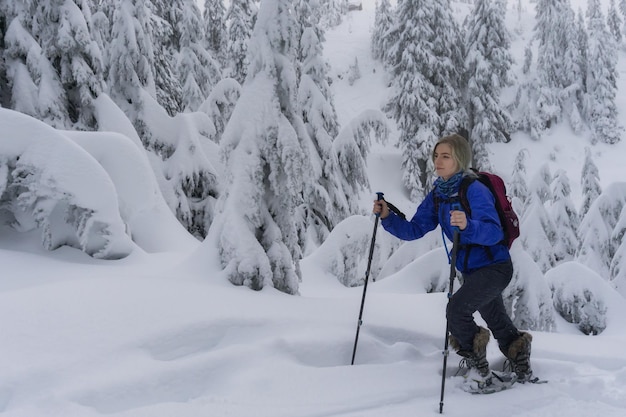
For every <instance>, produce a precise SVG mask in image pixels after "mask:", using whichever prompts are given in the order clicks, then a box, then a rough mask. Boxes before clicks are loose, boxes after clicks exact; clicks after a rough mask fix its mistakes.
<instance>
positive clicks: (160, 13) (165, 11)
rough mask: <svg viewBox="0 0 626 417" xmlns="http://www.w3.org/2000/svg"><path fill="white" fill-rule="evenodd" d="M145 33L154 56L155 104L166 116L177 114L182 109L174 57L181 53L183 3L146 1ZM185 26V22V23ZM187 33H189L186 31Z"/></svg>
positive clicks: (181, 96)
mask: <svg viewBox="0 0 626 417" xmlns="http://www.w3.org/2000/svg"><path fill="white" fill-rule="evenodd" d="M150 1H151V7H150V10H151V11H153V14H152V16H151V18H150V22H149V26H150V29H149V31H148V33H149V35H150V39H151V40H152V48H153V51H154V52H153V56H154V68H153V70H152V72H153V73H154V83H155V88H156V98H157V101H158V102H159V104H160V105H161V106H163V108H164V109H165V110H166V111H167V113H168V114H169V115H170V116H173V115H175V114H176V113H178V112H180V111H181V110H182V109H183V108H184V107H185V106H184V105H183V97H184V96H183V91H182V85H181V81H180V80H181V78H180V75H179V74H178V68H177V67H178V63H177V57H178V52H179V51H180V49H181V44H180V39H181V29H182V30H186V28H181V27H180V25H181V23H182V22H183V15H184V12H183V9H184V7H185V5H184V2H185V1H186V0H150ZM185 23H187V22H185ZM190 30H193V29H192V28H190Z"/></svg>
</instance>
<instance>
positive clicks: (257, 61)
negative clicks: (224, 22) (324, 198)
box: [210, 0, 308, 294]
mask: <svg viewBox="0 0 626 417" xmlns="http://www.w3.org/2000/svg"><path fill="white" fill-rule="evenodd" d="M298 34H299V29H298V28H297V24H296V20H295V16H294V13H293V8H292V6H291V2H290V1H289V0H264V1H263V2H262V4H261V7H260V9H259V14H258V17H257V22H256V25H255V28H254V34H253V37H252V38H251V42H252V43H251V44H250V49H249V50H250V55H249V56H250V65H249V67H248V75H247V78H246V82H245V83H244V86H243V89H242V94H241V97H240V99H239V101H238V102H237V105H236V107H235V110H234V112H233V116H232V117H231V120H230V122H229V123H228V126H227V127H226V131H225V132H224V135H223V137H222V141H221V149H222V153H223V160H224V162H225V169H226V172H225V187H224V193H223V194H222V195H221V197H220V199H219V201H218V215H217V218H216V220H215V221H213V224H212V226H211V235H210V236H213V239H215V240H214V241H215V242H216V244H217V245H218V247H219V254H220V259H221V262H222V265H223V266H224V268H225V273H226V275H227V277H228V279H229V280H230V281H231V282H232V283H233V284H236V285H246V286H248V287H250V288H253V289H261V288H263V287H265V286H273V287H275V288H277V289H279V290H280V291H283V292H287V293H290V294H295V293H297V291H298V282H299V277H300V269H299V261H300V258H301V256H302V253H301V248H300V246H299V244H298V243H299V242H298V219H297V218H296V206H297V204H298V203H299V202H300V200H301V196H302V191H303V183H305V181H306V178H305V174H306V175H308V172H307V171H306V169H307V168H306V165H305V164H306V157H305V155H306V154H305V150H304V149H303V146H302V144H301V142H300V137H299V136H298V135H299V134H302V131H301V128H302V126H303V123H302V120H301V118H299V115H298V113H297V111H296V102H295V97H296V87H297V86H296V69H295V68H294V66H293V64H292V63H293V62H294V58H295V57H296V54H297V51H296V48H297V45H298V39H297V36H298ZM250 114H255V115H257V117H254V118H250V117H249V116H250Z"/></svg>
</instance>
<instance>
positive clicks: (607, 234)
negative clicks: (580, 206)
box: [577, 182, 626, 280]
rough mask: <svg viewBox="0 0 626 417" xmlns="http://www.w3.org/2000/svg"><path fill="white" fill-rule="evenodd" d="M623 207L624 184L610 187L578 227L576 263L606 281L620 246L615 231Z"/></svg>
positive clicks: (618, 233)
mask: <svg viewBox="0 0 626 417" xmlns="http://www.w3.org/2000/svg"><path fill="white" fill-rule="evenodd" d="M624 206H626V183H625V182H615V183H612V184H611V185H609V186H608V187H607V188H606V189H605V190H604V191H603V192H602V194H601V195H600V196H599V197H598V198H597V199H596V200H595V201H594V203H593V204H592V205H591V208H590V209H589V211H588V212H587V214H586V215H585V217H584V218H583V220H582V222H581V223H580V228H579V233H578V234H579V237H580V239H579V240H580V242H581V246H580V249H579V253H578V257H577V260H578V261H579V262H581V263H583V264H585V265H587V266H588V267H589V268H591V269H593V270H594V271H596V272H597V273H598V274H600V275H601V276H602V277H604V278H605V279H607V280H610V277H611V275H610V272H609V269H610V266H611V261H612V259H613V257H614V255H615V253H616V252H617V250H618V248H619V246H620V245H621V241H619V240H617V238H618V237H619V236H620V234H621V233H622V232H621V230H618V231H617V232H616V231H615V229H616V227H617V226H618V224H620V223H621V216H622V213H623V212H624Z"/></svg>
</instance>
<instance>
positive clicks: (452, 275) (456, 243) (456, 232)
mask: <svg viewBox="0 0 626 417" xmlns="http://www.w3.org/2000/svg"><path fill="white" fill-rule="evenodd" d="M452 209H453V210H458V209H459V208H458V206H457V207H454V206H453V207H452ZM458 248H459V228H458V227H455V228H454V235H453V238H452V253H451V257H450V285H449V287H448V303H449V302H450V298H451V297H452V292H453V290H454V278H456V253H457V250H458ZM449 331H450V329H449V325H448V319H447V317H446V337H445V341H444V344H443V370H442V372H441V398H440V400H439V414H442V413H443V394H444V391H445V388H446V367H447V365H448V355H449V353H450V352H449V351H448V332H449Z"/></svg>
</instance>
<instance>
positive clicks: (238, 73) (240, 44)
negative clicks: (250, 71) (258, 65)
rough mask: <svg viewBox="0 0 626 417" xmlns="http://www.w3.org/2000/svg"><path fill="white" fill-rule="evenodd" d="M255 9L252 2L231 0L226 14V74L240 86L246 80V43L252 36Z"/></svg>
mask: <svg viewBox="0 0 626 417" xmlns="http://www.w3.org/2000/svg"><path fill="white" fill-rule="evenodd" d="M255 16H256V7H255V5H254V3H253V0H232V1H231V2H230V7H229V8H228V13H227V14H226V21H227V22H228V25H227V28H228V29H227V33H226V37H227V40H228V42H227V50H226V56H227V58H226V68H227V69H226V74H227V75H228V76H229V77H232V78H234V79H236V80H237V81H238V82H239V83H240V84H243V81H244V80H245V79H246V74H247V68H248V58H247V54H248V42H249V39H250V35H251V34H252V26H253V21H254V18H255Z"/></svg>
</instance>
